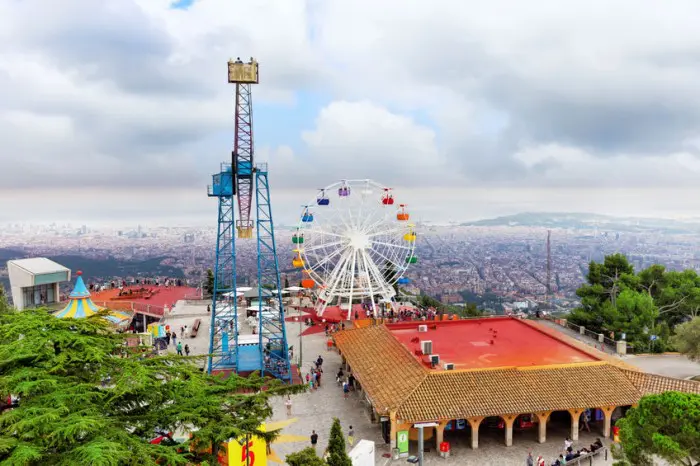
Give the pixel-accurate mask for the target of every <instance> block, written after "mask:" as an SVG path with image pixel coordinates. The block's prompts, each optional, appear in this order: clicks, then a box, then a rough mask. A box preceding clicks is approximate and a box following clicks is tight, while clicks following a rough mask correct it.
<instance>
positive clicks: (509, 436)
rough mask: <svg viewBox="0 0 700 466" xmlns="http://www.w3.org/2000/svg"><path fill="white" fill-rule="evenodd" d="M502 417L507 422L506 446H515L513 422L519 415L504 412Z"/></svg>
mask: <svg viewBox="0 0 700 466" xmlns="http://www.w3.org/2000/svg"><path fill="white" fill-rule="evenodd" d="M501 417H502V418H503V421H504V422H505V424H506V446H507V447H510V446H513V423H515V418H516V417H518V415H517V414H504V415H502V416H501Z"/></svg>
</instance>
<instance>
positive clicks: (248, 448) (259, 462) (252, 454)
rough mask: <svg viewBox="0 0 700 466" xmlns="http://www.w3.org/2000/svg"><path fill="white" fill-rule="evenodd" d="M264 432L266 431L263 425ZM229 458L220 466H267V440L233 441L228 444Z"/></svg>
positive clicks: (252, 437)
mask: <svg viewBox="0 0 700 466" xmlns="http://www.w3.org/2000/svg"><path fill="white" fill-rule="evenodd" d="M261 427H262V430H264V429H265V425H264V424H263V425H262V426H261ZM226 453H227V455H226V456H227V458H226V460H224V461H223V462H222V461H220V462H219V464H221V465H225V466H267V445H266V444H265V440H263V439H261V438H259V437H255V436H251V437H248V440H247V441H246V439H245V438H240V439H232V440H230V441H229V442H228V443H227V444H226Z"/></svg>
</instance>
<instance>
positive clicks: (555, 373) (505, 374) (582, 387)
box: [397, 362, 640, 422]
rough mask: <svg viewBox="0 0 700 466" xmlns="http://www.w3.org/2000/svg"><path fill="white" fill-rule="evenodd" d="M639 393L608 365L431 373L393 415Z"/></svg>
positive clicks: (482, 411) (525, 409)
mask: <svg viewBox="0 0 700 466" xmlns="http://www.w3.org/2000/svg"><path fill="white" fill-rule="evenodd" d="M639 398H640V393H639V391H638V390H637V388H636V387H635V386H634V385H633V384H632V383H631V382H630V381H629V380H628V379H627V377H625V375H624V374H623V373H622V372H621V370H620V369H618V368H616V367H614V366H611V365H609V364H607V363H604V362H600V363H583V364H577V365H566V366H552V367H542V368H536V369H535V368H532V369H530V368H528V369H519V368H508V369H494V370H483V371H454V372H450V371H445V372H436V373H431V374H430V375H429V376H428V377H427V378H426V379H425V380H424V381H423V383H422V384H421V386H420V387H418V389H416V390H415V391H414V392H413V393H412V394H411V396H409V397H408V399H407V400H406V401H405V402H404V403H402V404H401V406H400V408H399V410H398V415H397V417H398V418H399V419H401V420H405V421H410V422H417V421H427V420H447V419H462V418H467V417H471V416H495V415H499V414H509V413H510V414H523V413H533V412H536V411H550V410H551V411H554V410H565V409H570V408H594V407H600V406H613V405H614V406H620V405H630V404H633V403H636V402H637V401H639Z"/></svg>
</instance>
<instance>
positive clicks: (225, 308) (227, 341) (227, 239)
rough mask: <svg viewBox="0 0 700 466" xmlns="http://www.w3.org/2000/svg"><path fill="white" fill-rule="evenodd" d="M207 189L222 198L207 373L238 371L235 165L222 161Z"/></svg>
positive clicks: (213, 195) (220, 201)
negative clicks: (233, 166) (218, 170)
mask: <svg viewBox="0 0 700 466" xmlns="http://www.w3.org/2000/svg"><path fill="white" fill-rule="evenodd" d="M212 178H213V183H212V185H211V186H209V187H208V189H207V194H208V195H209V197H218V198H219V217H218V227H217V235H216V262H215V265H214V290H213V296H212V306H211V331H210V335H209V354H210V356H209V359H208V364H207V372H209V373H211V372H212V371H214V370H235V371H238V367H239V364H238V351H237V350H238V313H237V310H236V302H237V300H238V296H237V295H236V240H235V235H234V217H235V215H234V194H235V184H234V179H233V169H232V166H231V164H227V163H222V164H221V171H220V172H219V173H217V174H216V175H214V176H213V177H212Z"/></svg>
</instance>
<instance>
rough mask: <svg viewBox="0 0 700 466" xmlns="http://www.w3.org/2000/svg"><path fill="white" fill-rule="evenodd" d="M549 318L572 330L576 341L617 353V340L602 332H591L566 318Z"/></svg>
mask: <svg viewBox="0 0 700 466" xmlns="http://www.w3.org/2000/svg"><path fill="white" fill-rule="evenodd" d="M549 320H551V321H553V322H554V323H556V324H557V325H561V326H562V327H565V328H567V329H569V330H571V331H572V332H574V333H575V334H576V335H572V336H573V337H574V338H576V339H577V340H578V341H580V342H582V343H586V344H587V345H590V346H593V347H594V348H596V349H598V350H600V351H603V352H605V353H610V354H617V342H616V341H615V340H613V339H611V338H608V337H606V336H605V335H604V334H602V333H596V332H593V331H591V330H589V329H587V328H585V327H582V326H579V325H576V324H574V323H572V322H569V321H568V320H566V319H551V318H550V319H549Z"/></svg>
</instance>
